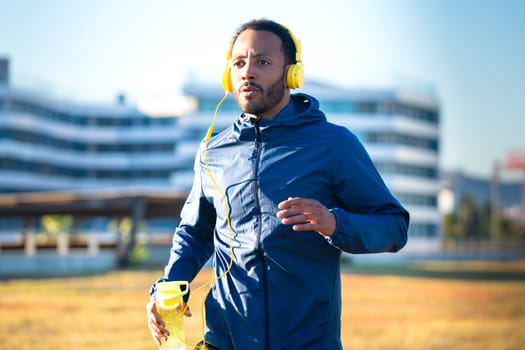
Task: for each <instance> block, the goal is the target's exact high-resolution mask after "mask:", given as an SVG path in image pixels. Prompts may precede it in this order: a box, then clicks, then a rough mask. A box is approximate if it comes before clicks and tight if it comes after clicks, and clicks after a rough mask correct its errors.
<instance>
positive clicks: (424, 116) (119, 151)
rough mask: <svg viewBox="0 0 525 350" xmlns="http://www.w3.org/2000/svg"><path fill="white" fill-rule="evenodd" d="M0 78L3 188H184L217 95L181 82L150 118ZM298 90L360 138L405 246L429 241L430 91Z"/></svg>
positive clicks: (434, 173) (433, 166)
mask: <svg viewBox="0 0 525 350" xmlns="http://www.w3.org/2000/svg"><path fill="white" fill-rule="evenodd" d="M5 70H7V68H5ZM0 77H3V78H2V79H4V81H3V82H2V81H1V80H0V193H3V194H5V193H14V192H27V191H55V190H86V191H89V190H93V189H112V190H122V191H124V190H127V189H134V188H140V189H141V190H144V189H146V190H151V191H165V190H182V191H188V190H189V189H190V186H191V182H192V179H193V161H194V156H195V152H196V150H197V148H198V144H199V142H200V141H201V140H202V138H203V136H204V135H205V133H206V130H207V129H208V127H209V125H210V122H211V120H212V117H213V113H214V111H215V108H216V106H217V102H218V101H219V100H220V98H221V97H222V96H223V94H224V93H223V91H222V89H221V87H220V85H219V84H217V85H204V84H197V85H188V86H186V87H185V90H184V95H185V96H184V98H186V99H187V100H191V101H193V103H194V104H193V109H190V110H187V111H186V113H185V114H184V115H183V116H180V117H177V116H175V115H174V114H172V115H170V114H169V113H166V111H164V112H163V117H153V116H152V115H150V114H147V113H145V112H141V111H140V110H139V109H137V108H134V107H129V106H126V105H125V103H123V101H120V102H121V103H116V104H115V105H111V106H102V107H101V106H89V105H88V106H79V105H73V104H69V103H63V102H57V101H53V100H50V99H47V98H43V97H41V96H37V95H33V94H29V93H27V92H24V91H18V90H16V89H12V88H10V87H9V86H8V78H7V77H8V75H7V73H6V74H3V75H2V74H0ZM300 91H303V92H305V93H308V94H311V95H313V96H314V97H316V98H317V99H319V101H320V106H321V110H323V111H324V112H325V113H326V115H327V117H328V119H329V120H330V121H332V122H334V123H337V124H340V125H343V126H346V127H348V128H349V129H350V130H352V131H353V132H354V133H355V134H356V135H357V136H358V137H359V138H360V139H361V140H362V142H363V143H364V145H365V147H366V148H367V150H368V151H369V153H370V155H371V157H372V159H373V161H374V163H375V165H376V167H377V168H378V170H379V171H380V173H381V174H382V176H383V178H384V179H385V182H386V183H387V184H388V186H389V187H390V189H391V190H392V192H393V193H394V194H395V195H396V197H397V198H398V199H399V200H400V201H401V202H402V203H403V204H404V205H405V207H406V208H407V209H408V210H409V212H410V214H411V224H410V229H409V246H412V247H417V246H418V245H420V244H424V246H425V247H428V246H429V243H431V244H432V243H436V242H439V239H440V221H441V220H440V214H439V211H438V205H437V195H438V191H439V186H440V182H439V167H438V158H439V157H438V155H439V103H438V101H437V99H436V97H432V96H430V97H429V96H426V95H424V94H413V93H406V92H403V91H401V90H396V89H368V90H364V89H363V90H362V89H344V88H335V87H331V86H326V85H322V84H317V83H312V82H307V83H306V84H305V86H304V87H303V88H302V89H301V90H300ZM179 101H181V100H179ZM153 105H154V103H153ZM149 107H150V108H153V109H154V106H152V104H150V106H149ZM239 112H240V111H239V109H238V106H237V105H236V103H235V101H234V99H233V97H232V96H229V97H228V99H227V100H226V101H225V103H224V104H223V105H222V106H221V108H220V110H219V112H218V115H217V121H216V125H215V130H220V129H223V128H225V127H226V126H228V125H230V124H231V123H232V122H233V120H234V119H235V118H236V117H237V115H238V114H239ZM1 223H2V220H0V226H1ZM0 230H1V227H0Z"/></svg>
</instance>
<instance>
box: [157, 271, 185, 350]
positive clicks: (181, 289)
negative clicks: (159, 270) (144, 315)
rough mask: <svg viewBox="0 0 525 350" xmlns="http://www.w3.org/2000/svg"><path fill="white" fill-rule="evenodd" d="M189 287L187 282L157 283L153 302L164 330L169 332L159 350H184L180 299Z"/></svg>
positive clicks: (182, 303) (181, 302)
mask: <svg viewBox="0 0 525 350" xmlns="http://www.w3.org/2000/svg"><path fill="white" fill-rule="evenodd" d="M188 289H189V285H188V282H187V281H170V282H159V283H158V284H157V292H156V293H155V301H156V304H157V311H158V312H159V314H160V317H161V319H162V321H163V322H164V324H165V325H166V329H167V330H168V332H170V335H169V336H168V339H167V340H166V341H162V342H161V345H160V347H159V349H161V350H185V349H186V341H185V334H184V323H183V320H182V316H183V311H184V310H183V307H184V306H183V305H184V302H183V300H182V297H183V296H184V295H186V294H187V293H188Z"/></svg>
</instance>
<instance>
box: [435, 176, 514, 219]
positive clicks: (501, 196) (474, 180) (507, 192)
mask: <svg viewBox="0 0 525 350" xmlns="http://www.w3.org/2000/svg"><path fill="white" fill-rule="evenodd" d="M441 181H442V184H441V193H440V196H439V198H440V209H441V211H442V213H444V214H445V213H449V212H452V211H455V210H457V209H458V208H459V205H460V203H461V200H462V199H464V198H470V199H471V200H472V202H473V204H474V205H475V206H476V207H478V208H484V207H490V206H496V208H497V210H498V211H499V212H501V213H503V214H505V215H506V216H507V217H509V218H513V219H519V218H520V216H521V215H522V213H523V205H524V203H523V196H522V193H523V180H522V179H521V178H520V177H516V176H511V177H510V176H507V177H506V178H503V179H501V178H500V179H498V180H497V181H495V180H494V179H493V178H490V177H480V176H473V175H469V174H465V173H463V172H460V171H449V172H444V173H443V174H442V176H441Z"/></svg>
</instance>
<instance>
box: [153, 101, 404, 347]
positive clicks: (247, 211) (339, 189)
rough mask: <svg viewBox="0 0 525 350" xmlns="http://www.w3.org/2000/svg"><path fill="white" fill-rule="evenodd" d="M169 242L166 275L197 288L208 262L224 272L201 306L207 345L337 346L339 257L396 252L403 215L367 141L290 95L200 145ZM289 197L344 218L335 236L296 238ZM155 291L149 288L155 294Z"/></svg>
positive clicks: (312, 104)
mask: <svg viewBox="0 0 525 350" xmlns="http://www.w3.org/2000/svg"><path fill="white" fill-rule="evenodd" d="M203 147H205V144H204V143H203V144H202V147H201V149H200V151H199V153H198V154H197V157H196V161H195V179H194V184H193V188H192V190H191V193H190V195H189V197H188V199H187V201H186V203H185V206H184V208H183V210H182V213H181V222H180V225H179V227H178V228H177V229H176V232H175V234H174V237H173V246H172V249H171V256H170V260H169V263H168V265H167V266H166V269H165V276H164V278H163V280H188V281H191V280H193V278H194V277H195V275H196V274H197V273H198V272H199V270H200V269H201V267H202V266H203V264H205V263H206V261H207V260H208V259H209V258H210V257H211V256H213V268H214V270H215V274H216V275H217V276H218V275H220V274H222V273H223V272H225V271H226V270H227V268H228V264H229V263H230V239H231V242H232V249H233V253H234V257H233V265H232V267H231V270H230V271H229V273H228V274H226V276H225V277H223V278H220V279H219V280H218V281H217V282H215V284H214V285H213V287H212V290H211V293H210V294H209V295H208V297H207V299H206V340H207V341H208V342H209V343H211V344H213V345H215V346H216V347H218V348H219V349H221V350H230V349H236V350H259V349H260V350H294V349H297V350H299V349H316V350H329V349H330V350H331V349H342V345H341V341H340V331H341V280H340V256H341V251H345V252H349V253H375V252H395V251H397V250H399V249H401V248H402V247H403V246H404V244H405V243H406V239H407V234H406V232H407V228H408V222H409V215H408V212H407V211H406V210H405V209H404V208H403V207H402V206H401V205H400V204H399V202H398V201H397V200H396V199H395V198H394V197H393V196H392V194H391V193H390V191H389V190H388V189H387V187H386V186H385V184H384V182H383V180H382V179H381V177H380V175H379V174H378V172H377V171H376V169H375V167H374V166H373V164H372V161H371V159H370V157H369V156H368V154H367V152H366V151H365V149H364V147H363V146H362V144H361V143H360V142H359V140H358V139H357V138H356V136H355V135H354V134H352V133H351V132H350V131H349V130H348V129H346V128H344V127H341V126H338V125H334V124H331V123H328V122H327V120H326V117H325V115H324V114H323V112H321V111H320V110H319V103H318V101H317V100H316V99H315V98H313V97H311V96H308V95H305V94H295V95H292V99H291V102H290V104H288V106H287V107H286V108H284V109H283V110H282V111H281V112H280V113H279V114H278V115H277V116H276V117H275V118H274V119H271V120H270V119H261V120H258V121H257V120H253V119H250V118H249V117H247V116H244V115H241V116H240V117H239V118H238V119H237V120H236V121H235V123H234V124H233V126H232V127H231V128H229V129H227V130H225V131H223V132H221V133H219V134H217V135H215V136H213V137H212V138H211V140H210V141H209V144H208V148H207V158H208V167H209V170H210V171H211V172H212V173H213V177H214V178H215V180H216V182H217V184H218V186H219V188H220V189H221V190H222V191H223V192H224V194H225V196H226V198H227V203H228V209H229V215H230V220H231V230H229V229H228V220H227V212H226V210H225V206H224V202H223V198H222V196H221V195H220V194H219V192H218V191H217V190H216V188H215V186H214V184H213V183H212V180H211V179H210V177H209V176H208V173H207V169H206V166H205V157H204V148H203ZM288 197H305V198H314V199H317V200H318V201H320V202H321V203H322V204H324V205H325V206H326V207H328V208H330V209H331V211H332V212H333V213H334V214H335V216H336V220H337V227H336V231H335V233H334V234H333V236H332V237H330V238H325V237H323V236H321V235H320V234H318V233H316V232H296V231H293V230H292V228H291V226H290V225H283V224H282V223H281V222H280V219H278V218H277V217H276V213H277V211H278V209H277V204H278V203H279V202H281V201H283V200H285V199H287V198H288ZM153 290H154V287H153Z"/></svg>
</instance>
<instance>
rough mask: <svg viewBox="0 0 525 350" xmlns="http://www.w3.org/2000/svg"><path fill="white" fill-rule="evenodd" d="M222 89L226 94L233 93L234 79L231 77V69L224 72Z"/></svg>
mask: <svg viewBox="0 0 525 350" xmlns="http://www.w3.org/2000/svg"><path fill="white" fill-rule="evenodd" d="M222 88H223V89H224V91H225V92H229V93H231V92H233V86H232V79H231V75H230V67H228V68H226V69H224V71H223V72H222Z"/></svg>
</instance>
